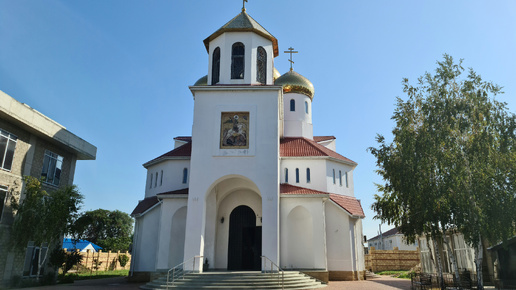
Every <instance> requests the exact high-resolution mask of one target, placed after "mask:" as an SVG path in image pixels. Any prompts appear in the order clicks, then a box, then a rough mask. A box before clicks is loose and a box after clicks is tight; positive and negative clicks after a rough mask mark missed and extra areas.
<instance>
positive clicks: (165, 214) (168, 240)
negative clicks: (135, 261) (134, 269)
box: [156, 198, 187, 270]
mask: <svg viewBox="0 0 516 290" xmlns="http://www.w3.org/2000/svg"><path fill="white" fill-rule="evenodd" d="M186 206H187V199H186V198H166V199H163V200H162V204H161V214H160V217H159V225H160V226H159V235H158V236H157V241H158V243H157V252H156V269H157V270H168V269H170V268H172V267H173V266H176V265H178V264H180V263H181V262H182V261H183V248H184V229H185V225H186ZM178 212H179V213H178ZM176 213H178V214H177V215H176ZM183 215H184V216H183ZM181 231H182V232H181Z"/></svg>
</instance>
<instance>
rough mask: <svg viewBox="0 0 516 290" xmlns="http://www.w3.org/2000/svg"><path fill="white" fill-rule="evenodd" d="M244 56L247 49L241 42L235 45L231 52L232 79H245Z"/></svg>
mask: <svg viewBox="0 0 516 290" xmlns="http://www.w3.org/2000/svg"><path fill="white" fill-rule="evenodd" d="M244 55H245V47H244V44H243V43H241V42H237V43H235V44H233V48H232V50H231V78H232V79H243V78H244Z"/></svg>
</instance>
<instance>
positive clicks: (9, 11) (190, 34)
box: [0, 0, 516, 238]
mask: <svg viewBox="0 0 516 290" xmlns="http://www.w3.org/2000/svg"><path fill="white" fill-rule="evenodd" d="M241 7H242V2H241V1H236V0H231V1H230V0H217V1H208V0H199V1H172V0H167V1H165V0H149V1H143V0H140V1H134V0H110V1H91V0H74V1H58V0H46V1H41V0H16V1H14V0H0V90H2V91H4V92H5V93H7V94H9V95H10V96H12V97H14V98H16V99H17V100H19V101H20V102H23V103H27V104H28V105H30V106H31V107H33V108H35V109H36V110H38V111H40V112H42V113H43V114H45V115H47V116H48V117H50V118H52V119H54V120H55V121H57V122H58V123H61V124H62V125H64V126H65V127H67V129H68V130H70V131H72V132H73V133H75V134H76V135H78V136H80V137H81V138H83V139H85V140H87V141H88V142H90V143H92V144H94V145H95V146H97V147H98V152H97V160H95V161H80V162H78V163H77V169H76V175H75V183H76V184H77V185H78V186H79V188H80V189H81V192H82V193H83V194H84V195H85V197H86V198H85V204H84V207H83V209H84V210H91V209H97V208H105V209H110V210H114V209H119V210H122V211H125V212H128V213H130V212H131V211H132V210H133V208H134V207H135V206H136V204H137V202H138V200H140V199H142V198H143V195H144V187H145V186H144V184H145V179H146V171H145V169H144V168H143V167H142V164H143V163H144V162H146V161H149V160H151V159H153V158H155V157H157V156H159V155H161V154H163V153H165V152H167V151H169V150H170V149H172V148H173V137H175V136H180V135H190V134H191V126H192V120H193V98H192V95H191V93H190V91H189V90H188V86H189V85H192V84H193V83H194V82H195V81H196V80H197V79H198V78H200V77H202V76H203V75H206V74H207V71H208V56H207V53H206V50H205V48H204V45H203V43H202V40H203V39H204V38H206V37H207V36H209V35H210V34H211V33H213V32H215V31H216V30H217V29H218V28H219V27H220V26H222V25H223V24H225V23H226V22H227V21H229V20H230V19H231V18H233V17H234V16H235V15H237V14H238V13H239V12H240V9H241ZM246 7H247V12H248V14H249V15H251V16H252V17H253V18H254V19H255V20H257V21H258V22H259V23H260V24H261V25H262V26H264V27H265V28H266V29H267V30H268V31H269V32H270V33H272V34H273V35H274V36H275V37H276V38H277V39H278V42H279V49H280V52H283V51H284V50H286V49H287V48H288V47H290V46H292V47H294V48H295V49H296V50H298V51H299V53H298V54H296V55H294V61H295V65H294V69H295V70H296V71H297V72H298V73H300V74H302V75H304V76H306V77H307V78H308V79H310V80H311V81H312V83H313V84H314V86H315V97H314V101H313V124H314V134H315V135H334V136H335V137H337V151H338V152H339V153H341V154H342V155H344V156H346V157H348V158H350V159H352V160H354V161H356V162H357V163H358V167H357V168H356V169H355V173H354V181H355V196H356V197H357V198H359V199H361V202H362V206H363V208H364V210H365V212H366V215H367V217H366V219H365V220H364V233H365V234H366V235H367V236H368V237H369V238H370V237H372V236H374V235H376V234H377V229H378V221H376V220H373V219H372V217H373V216H374V213H373V212H372V211H371V210H370V205H371V203H372V201H373V195H374V194H375V193H376V188H375V186H374V182H381V179H380V178H379V177H378V176H377V175H376V174H375V172H374V171H375V169H376V168H375V160H374V158H373V156H372V155H371V154H370V153H368V152H367V151H366V149H367V148H368V147H370V146H376V143H375V136H376V134H377V133H380V134H383V135H385V136H387V137H388V138H389V139H390V137H389V136H391V130H392V128H393V122H392V121H391V120H390V117H391V116H392V113H393V110H394V104H395V98H396V96H400V97H404V95H403V92H402V86H401V80H402V78H404V77H407V78H409V80H410V81H411V82H412V83H413V84H415V82H416V79H417V77H418V76H420V75H422V74H423V73H425V72H426V71H433V70H434V69H435V67H436V65H435V62H436V61H437V60H441V59H442V55H443V54H444V53H448V54H450V55H451V56H453V57H454V58H456V59H459V58H464V66H465V67H472V68H474V69H475V71H477V72H478V73H479V74H480V75H481V76H482V77H483V78H484V79H485V80H490V81H493V82H495V83H497V84H499V85H501V86H503V87H504V91H505V94H503V95H500V96H498V97H497V99H498V100H500V101H504V102H507V103H508V105H509V108H510V110H511V111H512V112H514V111H515V109H516V17H515V15H516V2H515V1H337V0H328V1H308V0H298V1H295V2H293V1H272V0H261V1H259V0H249V3H247V4H246ZM287 59H288V55H287V54H284V53H280V56H278V57H277V58H276V59H275V67H276V68H277V69H278V70H279V71H280V73H285V72H287V71H288V68H289V63H288V61H287ZM389 228H390V227H389V226H384V227H383V229H384V230H387V229H389Z"/></svg>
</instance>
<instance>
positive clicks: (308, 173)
mask: <svg viewBox="0 0 516 290" xmlns="http://www.w3.org/2000/svg"><path fill="white" fill-rule="evenodd" d="M306 183H310V168H307V169H306Z"/></svg>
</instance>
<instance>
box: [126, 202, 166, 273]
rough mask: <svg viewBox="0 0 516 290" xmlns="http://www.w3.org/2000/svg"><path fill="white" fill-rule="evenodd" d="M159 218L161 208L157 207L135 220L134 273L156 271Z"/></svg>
mask: <svg viewBox="0 0 516 290" xmlns="http://www.w3.org/2000/svg"><path fill="white" fill-rule="evenodd" d="M160 216H161V206H160V205H158V206H156V207H154V208H153V209H151V210H150V211H148V212H147V213H146V214H145V215H143V216H141V217H137V218H136V224H137V233H136V235H137V239H136V243H135V248H136V249H135V250H136V251H134V252H135V253H133V257H132V259H134V261H135V262H134V264H133V265H134V268H133V269H134V271H136V272H151V271H155V270H156V255H157V249H158V232H159V224H160Z"/></svg>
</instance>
